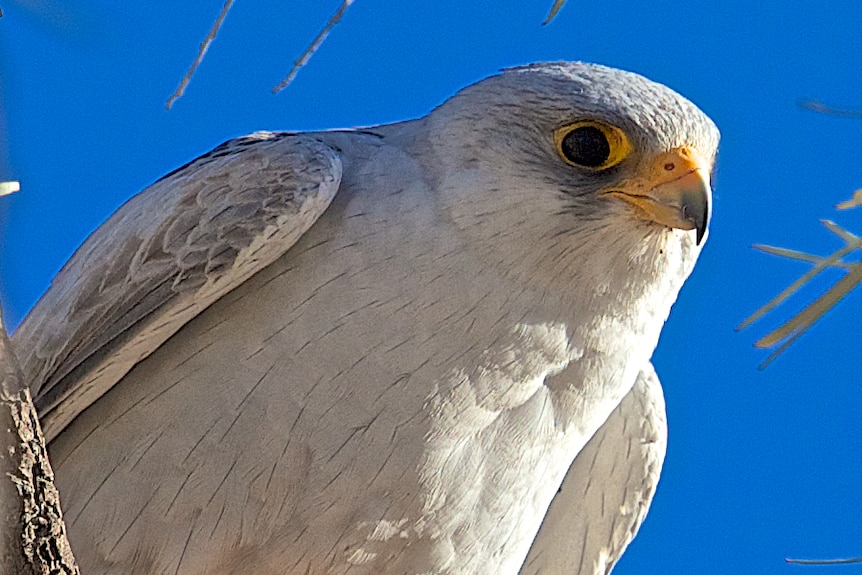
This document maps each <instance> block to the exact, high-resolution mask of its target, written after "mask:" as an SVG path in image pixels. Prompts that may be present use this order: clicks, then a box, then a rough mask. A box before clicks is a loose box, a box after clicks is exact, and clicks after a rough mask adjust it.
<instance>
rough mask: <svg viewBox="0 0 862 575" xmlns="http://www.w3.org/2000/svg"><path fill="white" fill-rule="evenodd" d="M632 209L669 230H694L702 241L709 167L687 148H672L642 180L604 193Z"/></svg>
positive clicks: (707, 213)
mask: <svg viewBox="0 0 862 575" xmlns="http://www.w3.org/2000/svg"><path fill="white" fill-rule="evenodd" d="M605 194H606V195H610V196H613V197H615V198H619V199H621V200H623V201H625V202H627V203H629V204H631V205H632V206H634V207H635V208H636V215H637V216H638V217H640V218H642V219H645V220H650V221H653V222H655V223H657V224H661V225H663V226H667V227H669V228H678V229H681V230H696V236H695V238H696V241H697V244H698V245H700V243H701V242H702V241H703V237H704V235H706V227H707V225H708V224H709V218H710V214H711V212H712V189H711V188H710V186H709V163H708V162H707V161H706V160H704V158H703V157H702V156H701V155H700V154H699V153H697V152H696V151H695V150H694V149H692V148H689V147H683V148H676V149H674V150H671V151H669V152H665V153H663V154H660V155H659V156H657V157H656V158H655V159H654V160H653V161H652V162H650V165H649V167H648V168H647V174H646V175H645V176H644V177H643V178H636V179H634V180H630V181H629V182H627V183H626V184H624V185H623V186H622V188H621V189H616V190H611V191H608V192H605Z"/></svg>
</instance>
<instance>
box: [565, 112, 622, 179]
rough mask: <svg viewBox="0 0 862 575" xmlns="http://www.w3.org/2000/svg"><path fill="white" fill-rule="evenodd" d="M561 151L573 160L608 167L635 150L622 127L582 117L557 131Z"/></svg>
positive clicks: (575, 163) (576, 163)
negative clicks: (579, 120)
mask: <svg viewBox="0 0 862 575" xmlns="http://www.w3.org/2000/svg"><path fill="white" fill-rule="evenodd" d="M554 143H555V144H556V146H557V152H558V153H559V154H560V156H561V157H562V158H563V159H564V160H565V161H566V162H567V163H569V164H571V165H573V166H578V167H580V168H590V169H593V170H604V169H605V168H610V167H611V166H615V165H616V164H618V163H620V162H622V161H623V159H624V158H625V157H626V156H627V155H628V153H629V151H630V150H631V145H630V144H629V141H628V138H626V135H625V134H624V133H623V131H622V130H620V129H619V128H616V127H614V126H609V125H607V124H603V123H601V122H593V121H581V122H575V123H573V124H569V125H568V126H563V127H562V128H558V129H557V130H556V131H555V132H554Z"/></svg>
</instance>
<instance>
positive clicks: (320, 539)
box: [13, 63, 719, 575]
mask: <svg viewBox="0 0 862 575" xmlns="http://www.w3.org/2000/svg"><path fill="white" fill-rule="evenodd" d="M718 139H719V136H718V131H717V129H716V128H715V126H714V124H713V123H712V121H711V120H710V119H709V118H708V117H707V116H706V115H705V114H704V113H703V112H701V111H700V110H699V109H698V108H697V107H696V106H695V105H694V104H692V103H691V102H689V101H688V100H686V99H685V98H683V97H681V96H680V95H678V94H677V93H675V92H674V91H672V90H670V89H669V88H666V87H664V86H662V85H660V84H657V83H654V82H652V81H649V80H647V79H645V78H643V77H642V76H639V75H636V74H633V73H629V72H623V71H620V70H615V69H611V68H607V67H602V66H597V65H590V64H583V63H547V64H535V65H529V66H524V67H518V68H512V69H508V70H505V71H503V72H502V73H500V74H498V75H495V76H492V77H489V78H487V79H484V80H482V81H480V82H478V83H476V84H474V85H472V86H469V87H467V88H465V89H463V90H461V91H460V92H458V93H457V94H456V95H455V96H453V97H452V98H450V99H449V100H447V101H446V102H445V103H443V104H442V105H441V106H439V107H438V108H436V109H435V110H434V111H432V112H431V113H430V114H428V115H427V116H425V117H423V118H420V119H417V120H412V121H405V122H400V123H395V124H389V125H380V126H374V127H369V128H363V129H352V130H334V131H324V132H313V133H286V132H281V133H270V132H260V133H255V134H252V135H249V136H246V137H241V138H237V139H234V140H230V141H228V142H226V143H224V144H222V145H221V146H218V147H217V148H215V149H214V150H213V151H211V152H209V153H208V154H205V155H203V156H201V157H200V158H198V159H196V160H194V161H192V162H190V163H189V164H187V165H185V166H183V167H181V168H179V169H177V170H176V171H174V172H172V173H170V174H168V175H166V176H165V177H163V178H162V179H160V180H158V181H157V182H156V183H154V184H153V185H151V186H150V187H148V188H146V189H145V190H144V191H142V192H141V193H140V194H138V195H136V196H134V197H133V198H131V199H130V200H129V201H128V202H127V203H126V204H125V205H123V206H122V207H121V208H120V209H119V210H118V211H117V212H116V213H114V214H113V215H112V216H111V217H110V218H109V219H108V220H107V221H106V222H105V223H104V224H102V225H101V226H100V227H99V228H98V229H97V230H96V231H95V232H94V233H93V234H92V235H91V236H90V237H89V238H88V239H87V240H86V241H85V242H84V243H83V245H82V246H81V247H80V248H79V249H78V250H77V252H76V253H75V254H74V255H73V257H72V258H71V259H70V260H69V262H68V263H67V264H66V265H65V266H64V267H63V269H62V270H61V271H60V272H59V273H58V275H57V276H56V278H55V279H54V281H53V283H52V284H51V286H50V288H49V289H48V291H47V292H46V293H45V294H44V296H43V297H42V298H41V300H40V301H39V302H38V303H37V305H36V306H35V307H34V309H33V310H32V311H31V312H30V314H29V315H28V316H27V318H26V319H25V321H24V322H23V324H22V325H21V326H20V328H19V329H18V330H17V331H16V333H15V334H14V337H13V341H14V344H15V345H16V347H17V351H18V353H19V358H20V361H21V363H22V366H23V369H24V373H25V375H26V377H27V378H29V381H31V382H32V386H31V389H32V391H33V394H34V397H35V401H36V404H37V407H38V409H39V412H40V417H41V419H42V422H43V425H44V430H45V433H46V438H47V440H48V441H49V442H50V443H49V451H50V455H51V457H52V461H53V465H54V469H55V472H56V481H57V484H58V487H59V490H60V495H61V499H62V504H63V508H64V510H65V517H66V521H67V524H68V529H69V536H70V540H71V543H72V546H73V550H74V551H75V552H76V555H77V558H78V560H79V563H80V566H81V569H82V573H85V574H86V575H97V574H104V575H139V574H140V575H142V574H147V575H152V574H171V575H203V574H241V573H242V574H245V573H254V574H256V575H269V574H273V575H274V574H279V575H285V574H300V573H302V574H308V573H311V574H350V575H356V574H398V575H401V574H405V575H406V574H410V575H414V574H415V575H419V574H439V575H443V574H474V573H476V574H484V573H487V574H503V575H505V574H516V573H522V574H523V575H533V574H556V573H579V574H586V573H589V574H594V573H607V572H608V571H610V569H611V568H612V567H613V565H614V564H615V562H616V561H617V559H618V558H619V556H620V555H621V554H622V552H623V551H624V549H625V547H626V546H627V545H628V543H629V542H630V541H631V539H632V537H633V536H634V534H635V532H636V531H637V529H638V527H639V525H640V523H641V521H642V520H643V518H644V516H645V514H646V511H647V508H648V506H649V503H650V501H651V499H652V496H653V493H654V491H655V487H656V483H657V481H658V476H659V472H660V469H661V465H662V460H663V458H664V449H665V441H666V424H665V415H664V403H663V397H662V392H661V387H660V385H659V382H658V379H657V377H656V375H655V372H654V370H653V368H652V366H651V363H650V358H651V356H652V353H653V350H654V348H655V346H656V344H657V341H658V337H659V333H660V332H661V329H662V326H663V324H664V322H665V320H666V318H667V317H668V314H669V312H670V309H671V305H672V304H673V302H674V301H675V299H676V297H677V293H678V291H679V289H680V287H681V285H682V284H683V282H684V280H685V279H686V277H687V276H688V275H689V273H690V272H691V270H692V267H693V266H694V263H695V260H696V259H697V257H698V254H699V252H700V248H701V245H702V242H703V240H704V239H705V237H706V235H707V227H708V221H709V218H710V210H711V189H710V174H711V171H712V165H713V162H714V159H715V155H716V150H717V146H718ZM685 361H689V360H685ZM680 383H681V384H682V383H683V382H680Z"/></svg>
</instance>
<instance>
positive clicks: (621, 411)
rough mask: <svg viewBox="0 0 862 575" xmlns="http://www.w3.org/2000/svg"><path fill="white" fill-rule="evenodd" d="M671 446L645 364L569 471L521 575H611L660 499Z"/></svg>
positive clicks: (659, 400) (658, 388) (652, 373)
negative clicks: (655, 500)
mask: <svg viewBox="0 0 862 575" xmlns="http://www.w3.org/2000/svg"><path fill="white" fill-rule="evenodd" d="M666 446H667V418H666V415H665V406H664V395H663V394H662V390H661V384H660V383H659V380H658V376H656V373H655V370H654V369H653V367H652V365H651V364H648V365H647V367H646V368H644V369H643V370H642V371H641V372H640V374H639V375H638V378H637V381H636V382H635V385H634V387H633V388H632V390H631V391H630V392H629V393H628V395H626V396H625V397H624V398H623V400H622V401H621V402H620V405H619V406H617V408H616V410H614V412H613V413H612V414H611V415H610V417H609V418H608V420H607V421H606V422H605V423H604V425H602V427H601V428H599V430H598V431H597V432H596V434H595V435H594V436H593V437H592V438H591V439H590V441H589V443H587V445H586V446H584V448H583V450H581V452H580V453H579V454H578V456H577V457H576V458H575V461H574V462H573V463H572V466H571V467H570V468H569V471H568V473H567V474H566V478H565V479H564V480H563V484H562V486H561V487H560V491H559V492H558V493H557V495H556V497H555V498H554V500H553V501H552V502H551V506H550V508H549V510H548V513H547V515H546V516H545V520H544V521H543V523H542V527H541V529H540V530H539V533H538V535H536V539H535V541H534V542H533V546H532V548H531V549H530V553H529V555H528V556H527V560H526V561H525V562H524V566H523V567H522V568H521V575H562V574H566V575H575V574H577V575H599V574H601V575H606V574H607V573H610V572H611V570H612V569H613V567H614V565H615V564H616V562H617V560H618V559H619V558H620V556H621V555H622V554H623V551H625V549H626V547H628V544H629V543H630V542H631V540H632V539H633V538H634V536H635V534H636V533H637V531H638V529H639V528H640V525H641V522H643V520H644V517H646V513H647V510H648V509H649V506H650V502H651V501H652V497H653V494H655V489H656V485H657V484H658V479H659V474H660V473H661V467H662V463H663V461H664V455H665V448H666Z"/></svg>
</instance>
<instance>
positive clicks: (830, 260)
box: [736, 241, 862, 347]
mask: <svg viewBox="0 0 862 575" xmlns="http://www.w3.org/2000/svg"><path fill="white" fill-rule="evenodd" d="M860 247H862V243H860V242H858V241H857V242H853V243H850V242H848V244H847V245H846V246H844V247H843V248H841V249H840V250H837V251H835V252H834V253H832V254H831V255H829V256H827V257H824V258H823V260H822V261H821V262H820V263H819V264H817V265H815V266H814V267H813V268H811V269H810V270H808V271H807V272H805V273H804V274H803V275H802V277H800V278H799V279H798V280H796V281H795V282H793V283H792V284H790V285H789V286H788V287H787V288H786V289H785V290H784V291H782V292H781V293H780V294H778V295H777V296H775V297H774V298H773V299H772V300H771V301H769V302H768V303H767V304H765V305H764V306H763V307H761V308H760V309H758V310H757V311H756V312H754V313H753V314H751V315H750V316H749V317H748V318H746V319H745V321H743V322H742V323H741V324H739V326H738V327H737V328H736V331H740V330H743V329H745V328H746V327H748V326H750V325H751V324H753V323H754V322H755V321H757V320H758V319H760V318H761V317H763V316H764V315H766V314H767V313H769V312H770V311H772V310H773V309H775V308H776V307H777V306H778V305H779V304H781V303H782V302H784V300H786V299H787V298H789V297H790V296H791V295H793V294H794V293H796V291H797V290H799V288H801V287H802V286H803V285H805V284H806V283H808V282H809V281H810V280H811V279H812V278H813V277H814V276H816V275H817V274H819V273H820V272H822V271H823V270H825V269H826V268H828V267H830V266H832V265H834V264H835V263H836V262H838V261H840V260H841V258H843V257H844V256H846V255H847V254H849V253H851V252H852V251H854V250H856V249H859V248H860ZM779 329H781V328H779ZM777 331H778V330H776V332H777ZM776 332H773V333H772V334H770V336H774V335H775V334H776ZM767 337H769V336H767ZM779 339H783V336H782V337H781V338H779ZM761 341H762V340H761ZM767 347H768V346H767Z"/></svg>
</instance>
